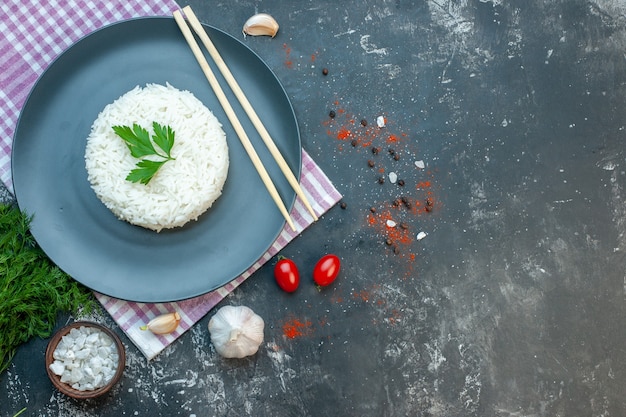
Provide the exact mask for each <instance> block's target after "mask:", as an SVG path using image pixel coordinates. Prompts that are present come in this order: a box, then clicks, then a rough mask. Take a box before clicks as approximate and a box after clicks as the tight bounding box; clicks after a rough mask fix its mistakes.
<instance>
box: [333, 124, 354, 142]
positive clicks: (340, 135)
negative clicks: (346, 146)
mask: <svg viewBox="0 0 626 417" xmlns="http://www.w3.org/2000/svg"><path fill="white" fill-rule="evenodd" d="M351 136H352V132H350V131H349V130H348V129H346V128H345V127H342V128H341V129H339V132H337V139H339V140H347V139H348V138H349V137H351Z"/></svg>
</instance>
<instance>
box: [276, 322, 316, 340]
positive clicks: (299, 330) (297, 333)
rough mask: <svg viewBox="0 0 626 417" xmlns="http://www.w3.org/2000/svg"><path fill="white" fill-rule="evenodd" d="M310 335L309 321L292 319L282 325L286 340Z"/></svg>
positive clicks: (311, 326)
mask: <svg viewBox="0 0 626 417" xmlns="http://www.w3.org/2000/svg"><path fill="white" fill-rule="evenodd" d="M312 333H313V323H312V322H311V321H310V320H305V319H298V318H295V317H292V318H290V319H289V320H287V321H286V322H285V323H283V336H285V337H286V338H288V339H295V338H297V337H301V336H306V335H310V334H312Z"/></svg>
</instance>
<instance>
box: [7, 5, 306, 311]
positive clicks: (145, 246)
mask: <svg viewBox="0 0 626 417" xmlns="http://www.w3.org/2000/svg"><path fill="white" fill-rule="evenodd" d="M205 29H206V30H207V31H208V33H209V36H210V37H211V39H212V40H213V43H214V44H215V46H216V47H217V49H218V50H219V51H220V52H221V54H222V57H223V58H224V60H225V61H226V63H227V64H228V66H229V68H230V70H231V72H232V73H233V75H234V76H235V78H236V79H237V80H238V81H239V84H240V86H241V88H242V89H243V91H244V92H245V93H246V96H247V97H248V99H249V101H250V102H251V104H252V105H253V107H254V108H255V109H257V112H258V114H259V117H260V118H261V119H262V120H263V122H264V124H265V125H266V128H267V129H268V131H269V132H270V134H271V135H272V137H273V138H274V140H275V142H276V144H277V146H278V148H279V149H280V150H281V152H282V153H283V155H284V157H285V159H286V160H287V163H288V164H289V165H290V166H291V168H292V169H293V170H294V172H296V173H297V176H299V173H300V166H301V144H300V134H299V130H298V126H297V122H296V119H295V115H294V112H293V108H292V107H291V103H290V102H289V99H288V97H287V96H286V94H285V91H284V89H283V88H282V86H281V84H280V82H279V81H278V80H277V79H276V77H275V76H274V74H273V73H272V71H271V70H270V69H269V68H268V67H267V66H266V65H265V64H264V63H263V61H262V60H261V59H260V58H259V57H258V56H257V55H256V54H255V53H254V52H252V51H251V50H250V49H249V48H248V47H246V46H245V45H244V44H243V43H241V42H240V41H239V40H237V39H235V38H233V37H231V36H230V35H228V34H226V33H224V32H222V31H219V30H217V29H215V28H212V27H209V26H205ZM205 55H206V56H207V57H208V53H206V54H205ZM214 72H215V73H216V75H217V76H218V78H219V79H220V80H221V81H223V80H222V79H221V76H220V75H219V71H218V70H217V69H216V68H215V67H214ZM166 82H169V83H170V84H172V85H173V86H174V87H176V88H178V89H183V90H189V91H191V92H192V93H193V94H194V95H195V96H196V97H197V98H199V99H200V100H201V101H202V102H203V103H204V104H205V105H206V106H207V107H209V108H210V109H211V110H213V112H214V113H215V115H216V116H217V118H218V119H219V120H220V121H221V122H222V124H223V127H224V130H225V132H226V135H227V140H228V144H229V147H230V169H229V174H228V178H227V180H226V184H225V186H224V192H223V194H222V196H221V197H220V198H219V199H218V200H217V201H216V202H215V204H214V205H213V207H212V208H211V209H210V210H209V211H208V212H206V213H205V214H204V215H202V216H201V217H200V219H199V220H198V221H197V222H192V223H189V224H187V225H186V226H185V227H183V228H179V229H172V230H164V231H162V232H161V233H155V232H153V231H150V230H147V229H143V228H141V227H136V226H132V225H130V224H128V223H126V222H123V221H120V220H118V219H117V218H116V217H115V216H114V215H113V214H112V213H111V212H110V211H109V210H108V209H107V208H106V207H105V206H104V205H103V204H102V203H101V202H100V200H99V199H98V198H97V197H96V195H95V194H94V192H93V190H92V189H91V187H90V185H89V182H88V180H87V171H86V169H85V163H84V153H85V144H86V139H87V136H88V135H89V131H90V128H91V124H92V123H93V121H94V120H95V119H96V117H97V116H98V113H99V112H100V111H101V110H102V109H103V108H104V106H106V105H107V104H109V103H111V102H112V101H114V100H115V99H116V98H118V97H119V96H121V95H122V94H124V93H126V92H127V91H128V90H130V89H132V88H133V87H135V86H137V85H140V86H145V84H147V83H159V84H165V83H166ZM222 86H223V88H224V90H225V91H226V93H227V95H229V99H230V101H231V104H232V105H233V108H234V109H235V111H236V112H237V114H238V116H239V118H240V120H241V122H242V124H243V126H244V128H245V129H246V131H247V132H248V135H249V137H250V139H251V141H252V142H253V143H254V144H255V147H256V149H257V152H258V153H259V156H260V157H261V159H262V160H263V161H264V164H265V166H266V168H267V170H268V172H269V173H270V175H271V176H272V178H273V180H274V182H275V185H276V187H277V189H278V191H279V193H280V194H281V196H282V197H283V200H284V201H286V202H287V203H288V204H287V205H288V207H291V206H293V202H294V201H295V192H294V191H293V190H292V189H291V187H290V186H289V183H288V182H287V180H286V179H284V176H283V175H282V174H281V173H280V169H279V168H278V167H277V165H276V164H275V163H274V162H273V159H272V157H271V155H270V154H269V151H267V149H266V148H265V146H264V145H263V143H262V141H261V139H260V138H259V137H258V134H256V132H255V130H254V127H253V126H252V124H251V123H250V122H249V120H248V119H247V117H246V116H245V113H244V112H243V110H242V109H241V108H240V106H239V104H238V103H237V100H236V99H235V98H234V96H233V95H232V94H230V90H229V89H228V86H227V85H226V83H225V82H222ZM12 171H13V172H12V173H13V185H14V189H15V194H16V198H17V201H18V204H19V206H20V208H21V209H22V210H24V211H26V212H27V213H29V214H32V215H34V219H33V223H32V229H31V230H32V233H33V235H34V237H35V239H36V240H37V242H38V243H39V245H40V246H41V247H42V248H43V250H44V251H45V252H46V254H47V255H48V256H49V257H50V258H51V259H52V260H53V261H54V262H55V263H56V264H57V265H59V267H61V268H62V269H63V270H64V271H65V272H67V273H68V274H69V275H71V276H72V277H74V278H75V279H76V280H78V281H79V282H81V283H83V284H84V285H86V286H87V287H89V288H92V289H94V290H96V291H99V292H101V293H104V294H107V295H110V296H113V297H117V298H121V299H125V300H132V301H144V302H165V301H175V300H181V299H185V298H190V297H194V296H197V295H201V294H204V293H207V292H209V291H211V290H213V289H215V288H218V287H220V286H222V285H224V284H226V283H227V282H229V281H231V280H232V279H234V278H236V277H237V276H239V275H240V274H241V273H242V272H244V271H245V270H246V269H248V268H249V267H250V266H251V265H252V264H253V263H254V262H255V261H256V260H257V259H259V258H260V257H261V256H262V255H263V253H264V252H265V251H266V250H267V249H268V248H269V247H270V245H271V244H272V242H273V241H274V240H275V239H276V237H277V236H278V234H279V233H280V231H281V229H282V228H283V226H284V224H285V221H284V219H283V217H282V216H281V214H280V212H279V211H278V209H277V208H276V206H275V204H274V202H273V201H272V199H271V197H270V196H269V194H268V192H267V191H266V189H265V187H264V186H263V183H262V182H261V180H260V178H259V176H258V174H257V173H256V170H255V169H254V167H253V165H252V163H251V162H250V160H249V158H248V156H247V154H246V152H245V150H244V149H243V147H242V146H241V144H240V143H239V140H238V138H237V136H236V134H235V132H234V130H233V128H232V126H231V125H230V122H229V121H228V118H227V117H226V115H225V113H224V112H223V110H222V108H221V106H220V105H219V102H218V101H217V98H216V97H215V95H214V93H213V92H212V90H211V88H210V86H209V83H208V81H207V80H206V78H205V76H204V74H203V73H202V71H201V69H200V66H199V65H198V63H197V61H196V60H195V58H194V57H193V55H192V53H191V50H190V48H189V46H188V45H187V43H186V42H185V40H184V38H183V36H182V34H181V33H180V30H179V29H178V26H177V25H176V22H175V21H174V20H173V19H172V18H166V17H151V18H142V19H134V20H128V21H124V22H121V23H117V24H114V25H111V26H107V27H105V28H103V29H101V30H98V31H96V32H94V33H92V34H90V35H88V36H86V37H85V38H83V39H82V40H80V41H79V42H77V43H75V44H74V45H73V46H72V47H70V48H69V49H68V50H67V51H65V52H64V53H63V54H62V55H61V56H60V57H59V58H58V59H57V60H56V61H55V62H54V63H53V64H52V65H51V66H50V67H49V68H48V69H47V70H46V71H45V73H44V74H43V75H42V76H41V78H40V79H39V80H38V81H37V83H36V84H35V87H34V88H33V90H32V91H31V93H30V96H29V97H28V100H27V101H26V104H25V106H24V108H23V110H22V112H21V115H20V119H19V121H18V125H17V129H16V131H15V137H14V141H13V153H12Z"/></svg>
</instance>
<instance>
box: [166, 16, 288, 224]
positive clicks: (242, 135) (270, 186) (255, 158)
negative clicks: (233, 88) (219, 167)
mask: <svg viewBox="0 0 626 417" xmlns="http://www.w3.org/2000/svg"><path fill="white" fill-rule="evenodd" d="M174 20H176V23H177V24H178V27H179V28H180V30H181V32H182V33H183V36H184V37H185V40H186V41H187V43H188V44H189V46H190V47H191V51H192V52H193V54H194V56H195V57H196V60H197V61H198V63H199V64H200V67H201V68H202V71H203V72H204V75H205V76H206V77H207V80H208V81H209V84H211V88H213V91H214V92H215V95H216V96H217V99H218V100H219V102H220V104H221V105H222V107H223V108H224V111H225V112H226V116H227V117H228V120H230V122H231V124H232V125H233V128H234V129H235V132H236V133H237V136H239V140H240V141H241V144H242V145H243V147H244V149H245V150H246V152H247V153H248V156H249V157H250V159H251V160H252V164H253V165H254V167H255V168H256V170H257V172H258V173H259V176H260V177H261V179H262V180H263V184H265V187H266V188H267V190H268V191H269V193H270V195H271V197H272V199H273V200H274V203H276V205H277V206H278V209H279V210H280V212H281V213H282V215H283V217H284V218H285V220H286V221H287V223H288V224H289V226H291V229H292V230H294V231H296V226H295V225H294V223H293V220H292V219H291V217H290V216H289V213H288V212H287V209H286V208H285V205H284V204H283V201H282V200H281V198H280V195H279V194H278V191H277V190H276V187H275V186H274V183H273V182H272V179H271V178H270V176H269V174H268V173H267V170H266V169H265V167H264V166H263V163H262V162H261V159H260V158H259V155H258V154H257V153H256V151H255V150H254V147H253V146H252V143H251V142H250V139H249V138H248V135H247V134H246V131H245V130H244V128H243V126H242V125H241V122H240V121H239V119H238V118H237V115H236V114H235V111H234V110H233V108H232V106H231V105H230V103H229V102H228V99H227V98H226V95H225V94H224V91H223V90H222V88H221V87H220V84H219V82H218V81H217V78H215V74H213V71H212V70H211V67H210V66H209V63H208V62H207V60H206V58H205V57H204V55H203V54H202V51H201V50H200V46H199V45H198V42H196V40H195V38H194V36H193V33H191V30H190V29H189V27H188V26H187V23H186V22H185V19H184V18H183V16H182V15H181V13H180V11H178V10H176V11H175V12H174Z"/></svg>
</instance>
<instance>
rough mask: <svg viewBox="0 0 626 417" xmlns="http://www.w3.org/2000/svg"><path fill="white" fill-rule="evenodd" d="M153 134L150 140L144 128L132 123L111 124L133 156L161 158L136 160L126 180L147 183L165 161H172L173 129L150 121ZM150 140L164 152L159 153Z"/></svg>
mask: <svg viewBox="0 0 626 417" xmlns="http://www.w3.org/2000/svg"><path fill="white" fill-rule="evenodd" d="M152 129H153V130H154V135H152V140H150V134H149V133H148V131H147V130H146V129H144V128H143V127H141V126H139V125H138V124H137V123H133V127H132V128H131V127H129V126H113V130H114V131H115V133H116V134H117V135H118V136H119V137H120V138H122V139H123V140H124V142H126V146H128V149H129V150H130V154H131V155H132V156H134V157H135V158H143V157H144V156H157V157H159V158H161V160H157V161H155V160H151V159H142V160H141V161H139V162H137V168H135V169H133V170H132V171H130V173H129V174H128V176H127V177H126V180H127V181H130V182H140V183H142V184H148V183H149V182H150V180H151V179H152V177H154V175H155V174H156V172H157V171H158V170H159V168H161V166H162V165H163V164H164V163H166V162H167V161H173V160H174V158H172V155H171V152H172V147H173V146H174V131H173V130H172V128H171V127H169V126H161V125H160V124H158V123H157V122H153V123H152ZM152 141H154V144H155V145H157V146H158V147H159V148H160V149H161V150H162V151H163V152H164V153H165V154H163V153H159V152H158V151H157V150H156V149H155V148H154V146H153V145H152Z"/></svg>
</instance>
